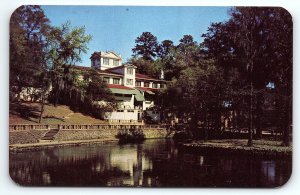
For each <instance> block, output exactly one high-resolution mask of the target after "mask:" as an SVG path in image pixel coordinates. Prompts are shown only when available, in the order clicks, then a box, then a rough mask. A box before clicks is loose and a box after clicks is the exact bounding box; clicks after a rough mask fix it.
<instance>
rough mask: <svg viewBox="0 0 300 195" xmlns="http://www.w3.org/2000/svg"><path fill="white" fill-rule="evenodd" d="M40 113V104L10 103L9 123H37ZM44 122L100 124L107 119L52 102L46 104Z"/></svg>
mask: <svg viewBox="0 0 300 195" xmlns="http://www.w3.org/2000/svg"><path fill="white" fill-rule="evenodd" d="M39 115H40V104H38V103H20V104H10V108H9V123H10V124H37V123H38V120H39ZM42 123H43V124H63V123H68V124H96V123H97V124H99V123H105V121H103V120H100V119H96V118H93V117H91V116H88V115H85V114H82V113H79V112H73V111H72V110H70V108H69V107H68V106H64V105H58V106H57V107H54V106H53V105H51V104H48V105H45V111H44V113H43V119H42Z"/></svg>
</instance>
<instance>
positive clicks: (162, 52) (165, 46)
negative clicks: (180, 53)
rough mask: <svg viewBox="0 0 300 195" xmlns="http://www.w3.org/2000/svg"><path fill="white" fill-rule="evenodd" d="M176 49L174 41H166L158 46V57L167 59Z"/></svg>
mask: <svg viewBox="0 0 300 195" xmlns="http://www.w3.org/2000/svg"><path fill="white" fill-rule="evenodd" d="M172 48H174V44H173V41H171V40H164V41H162V42H161V44H159V45H158V50H157V55H158V57H159V58H161V59H165V58H166V57H167V56H168V55H169V54H170V51H171V49H172Z"/></svg>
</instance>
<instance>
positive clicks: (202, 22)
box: [42, 6, 229, 66]
mask: <svg viewBox="0 0 300 195" xmlns="http://www.w3.org/2000/svg"><path fill="white" fill-rule="evenodd" d="M42 8H43V9H44V11H45V14H46V16H47V17H48V18H49V19H50V21H51V24H52V25H54V26H60V25H61V24H63V23H65V22H66V21H70V22H71V25H72V26H85V28H86V33H87V34H90V35H92V37H93V38H92V40H91V41H90V42H89V44H88V48H89V51H88V52H87V54H82V55H81V58H82V62H81V63H78V65H83V66H90V59H89V57H90V56H91V54H92V53H93V52H94V51H111V50H113V51H115V52H116V53H119V54H121V55H122V57H123V62H125V61H126V60H127V59H128V58H130V57H131V55H132V50H131V49H132V48H133V47H134V45H135V42H134V41H135V39H136V37H138V36H139V35H141V34H142V32H145V31H148V32H151V33H152V34H153V35H155V36H156V37H157V39H158V41H159V42H161V41H163V40H166V39H169V40H172V41H173V42H174V43H175V44H178V42H179V40H180V39H181V38H182V37H183V35H186V34H190V35H192V36H193V37H194V40H196V41H197V42H202V40H203V39H202V38H201V35H202V34H203V33H205V32H206V30H207V28H208V27H209V25H210V24H211V23H212V22H222V21H226V20H227V19H228V18H229V16H228V10H229V7H138V6H134V7H133V6H42Z"/></svg>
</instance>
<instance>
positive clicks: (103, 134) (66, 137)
mask: <svg viewBox="0 0 300 195" xmlns="http://www.w3.org/2000/svg"><path fill="white" fill-rule="evenodd" d="M117 133H118V130H116V129H115V130H112V129H103V130H60V131H59V132H58V133H57V134H56V135H55V141H73V140H91V139H116V137H115V136H116V135H117Z"/></svg>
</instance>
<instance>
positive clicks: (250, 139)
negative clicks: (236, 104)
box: [247, 69, 253, 146]
mask: <svg viewBox="0 0 300 195" xmlns="http://www.w3.org/2000/svg"><path fill="white" fill-rule="evenodd" d="M252 110H253V81H252V69H251V73H250V98H249V129H248V144H247V145H248V146H253V113H252Z"/></svg>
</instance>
